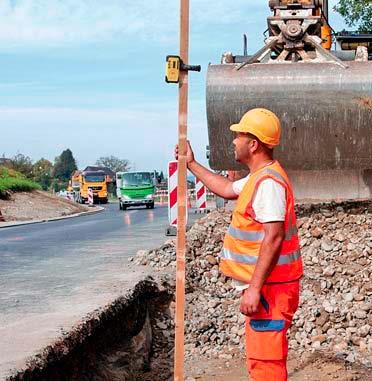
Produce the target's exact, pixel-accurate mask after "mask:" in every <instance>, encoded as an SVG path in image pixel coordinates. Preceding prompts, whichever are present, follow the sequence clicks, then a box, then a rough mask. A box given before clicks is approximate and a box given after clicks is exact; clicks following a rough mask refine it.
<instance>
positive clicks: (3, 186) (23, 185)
mask: <svg viewBox="0 0 372 381" xmlns="http://www.w3.org/2000/svg"><path fill="white" fill-rule="evenodd" d="M40 189H41V186H40V185H39V184H37V183H35V182H33V181H31V180H28V179H26V178H25V177H24V176H23V175H22V174H21V173H19V172H16V171H13V170H11V169H8V168H5V167H0V198H8V197H9V192H31V191H33V190H40Z"/></svg>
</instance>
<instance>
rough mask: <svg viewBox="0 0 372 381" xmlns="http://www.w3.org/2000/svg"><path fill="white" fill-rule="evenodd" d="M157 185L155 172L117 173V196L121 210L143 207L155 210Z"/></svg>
mask: <svg viewBox="0 0 372 381" xmlns="http://www.w3.org/2000/svg"><path fill="white" fill-rule="evenodd" d="M155 183H156V177H155V176H154V173H153V172H117V173H116V194H117V196H118V199H119V208H120V210H125V209H127V208H128V207H130V206H142V205H143V206H146V208H147V209H154V205H155V203H154V195H155V192H156V188H155Z"/></svg>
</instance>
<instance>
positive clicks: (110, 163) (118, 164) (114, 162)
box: [96, 156, 130, 172]
mask: <svg viewBox="0 0 372 381" xmlns="http://www.w3.org/2000/svg"><path fill="white" fill-rule="evenodd" d="M96 165H98V166H100V167H107V168H109V169H111V171H113V172H127V171H129V169H130V166H129V161H128V160H125V159H119V158H118V157H116V156H103V157H100V158H99V159H98V160H97V161H96Z"/></svg>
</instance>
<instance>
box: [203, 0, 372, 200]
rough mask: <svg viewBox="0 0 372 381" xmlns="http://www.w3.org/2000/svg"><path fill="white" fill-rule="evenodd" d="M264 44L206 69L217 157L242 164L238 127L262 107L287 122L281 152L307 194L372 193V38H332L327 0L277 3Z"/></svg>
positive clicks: (219, 166)
mask: <svg viewBox="0 0 372 381" xmlns="http://www.w3.org/2000/svg"><path fill="white" fill-rule="evenodd" d="M269 7H270V9H271V11H272V15H270V16H269V17H268V19H267V23H268V30H267V32H268V36H267V38H266V41H265V46H264V47H263V48H262V49H260V50H259V51H258V52H257V53H255V54H253V55H252V56H248V55H247V52H246V44H245V48H244V53H243V55H234V54H232V53H230V52H228V53H225V54H223V56H222V62H221V64H211V65H209V67H208V74H207V89H206V98H207V120H208V133H209V150H210V152H209V163H210V166H211V168H213V169H215V170H239V169H241V167H239V165H238V164H237V163H236V162H235V160H234V154H233V146H232V140H233V135H232V133H231V132H230V131H229V128H228V127H229V126H230V125H231V124H233V123H237V122H238V121H239V120H240V118H241V117H242V115H243V114H244V113H245V112H246V111H247V110H249V109H251V108H254V107H265V108H268V109H270V110H272V111H274V112H275V113H276V114H277V115H278V116H279V117H280V119H281V121H282V126H283V131H282V143H281V145H280V146H279V147H278V148H277V149H276V157H277V158H278V159H279V160H280V162H281V163H282V164H283V165H284V166H285V168H286V169H287V170H288V171H289V172H290V175H291V178H292V179H293V183H294V188H295V192H296V196H297V198H298V199H319V200H323V199H358V198H370V197H372V34H356V33H343V34H342V33H341V34H339V35H336V36H333V37H334V38H333V40H335V42H336V45H337V46H336V49H333V50H332V37H331V31H332V30H331V27H330V26H329V23H328V1H326V0H270V1H269Z"/></svg>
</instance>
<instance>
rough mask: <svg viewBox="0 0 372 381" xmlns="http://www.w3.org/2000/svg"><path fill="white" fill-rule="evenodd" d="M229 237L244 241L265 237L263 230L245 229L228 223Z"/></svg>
mask: <svg viewBox="0 0 372 381" xmlns="http://www.w3.org/2000/svg"><path fill="white" fill-rule="evenodd" d="M227 233H228V234H229V235H231V237H234V238H236V239H241V240H244V241H262V240H263V239H264V237H265V232H264V231H262V230H261V231H246V230H240V229H238V228H234V227H233V226H231V225H230V227H229V230H228V231H227Z"/></svg>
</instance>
